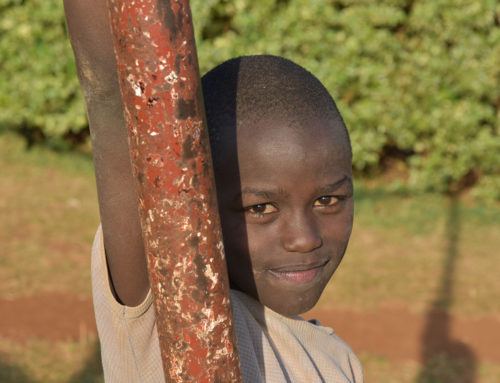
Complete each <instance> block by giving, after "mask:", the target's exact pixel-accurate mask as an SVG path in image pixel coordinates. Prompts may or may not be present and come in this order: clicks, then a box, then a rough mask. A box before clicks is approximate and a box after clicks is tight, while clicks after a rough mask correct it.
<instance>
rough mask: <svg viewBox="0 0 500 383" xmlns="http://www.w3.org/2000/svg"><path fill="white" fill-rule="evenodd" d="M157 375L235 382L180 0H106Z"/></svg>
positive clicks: (194, 66)
mask: <svg viewBox="0 0 500 383" xmlns="http://www.w3.org/2000/svg"><path fill="white" fill-rule="evenodd" d="M107 2H108V8H109V10H110V17H111V25H112V30H113V36H114V44H115V54H116V59H117V66H118V76H119V79H120V88H121V92H122V100H123V105H124V111H125V118H126V121H127V128H128V133H129V146H130V153H131V161H132V168H133V172H134V177H135V179H136V185H137V191H138V196H139V210H140V211H139V213H140V217H141V225H142V230H143V237H144V243H145V249H146V254H147V257H148V268H149V280H150V283H151V288H152V291H153V297H154V304H155V310H156V318H157V319H156V320H157V328H158V334H159V339H160V348H161V353H162V360H163V368H164V372H165V378H166V380H167V381H169V380H170V381H172V382H240V381H241V373H240V365H239V356H238V352H237V347H236V336H235V331H234V327H233V318H232V313H231V305H230V297H229V283H228V277H227V271H226V264H225V259H224V252H223V245H222V234H221V229H220V224H219V218H218V212H217V204H216V196H215V187H214V181H213V170H212V161H211V156H210V148H209V142H208V132H207V129H206V122H205V117H204V110H203V99H202V94H201V85H200V81H199V72H198V62H197V56H196V47H195V41H194V35H193V27H192V20H191V11H190V7H189V1H187V0H173V1H169V0H135V1H124V0H107Z"/></svg>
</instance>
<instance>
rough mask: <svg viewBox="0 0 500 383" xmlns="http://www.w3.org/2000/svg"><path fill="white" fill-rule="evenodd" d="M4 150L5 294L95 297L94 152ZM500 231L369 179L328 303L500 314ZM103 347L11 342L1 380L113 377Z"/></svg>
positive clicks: (374, 358)
mask: <svg viewBox="0 0 500 383" xmlns="http://www.w3.org/2000/svg"><path fill="white" fill-rule="evenodd" d="M0 145H1V147H2V151H1V152H0V166H1V168H2V178H1V181H0V182H1V183H0V216H1V217H2V219H1V220H0V241H1V243H2V248H3V250H4V251H3V254H2V257H0V297H2V298H15V297H19V296H27V295H36V294H39V293H42V292H54V291H56V292H57V291H60V292H65V293H70V294H75V295H79V296H83V297H89V296H90V270H89V269H90V265H89V264H90V256H89V254H90V247H91V243H92V238H93V235H94V232H95V229H96V226H97V224H98V220H99V218H98V208H97V197H96V192H95V182H94V176H93V166H92V160H91V158H90V156H88V155H85V154H78V155H75V154H72V153H55V152H53V151H49V150H46V149H43V148H37V147H34V148H32V149H30V150H28V151H26V150H25V146H24V142H23V141H22V140H21V139H19V138H18V137H16V136H13V135H9V134H3V135H0ZM499 235H500V206H499V205H494V204H493V205H480V204H474V203H471V202H470V201H468V200H458V201H452V200H450V199H448V198H446V197H443V196H439V195H431V194H422V195H414V196H411V195H405V194H403V193H394V192H390V191H388V190H386V189H384V188H382V187H373V186H367V185H364V184H363V183H362V182H357V191H356V219H355V227H354V230H353V234H352V239H351V243H350V245H349V249H348V252H347V254H346V257H345V259H344V261H343V263H342V265H341V267H340V269H339V271H338V273H337V274H336V275H335V277H334V278H333V280H332V282H331V283H330V284H329V286H328V287H327V289H326V292H325V294H324V296H323V298H322V300H321V301H320V305H340V306H344V307H349V308H354V309H359V310H366V309H371V308H377V307H380V306H382V305H384V303H387V302H394V301H397V302H402V303H403V304H404V305H405V306H406V307H409V308H410V309H411V310H413V311H416V312H425V311H426V310H427V309H428V308H429V307H430V306H432V305H435V304H441V305H443V308H446V309H448V310H449V312H450V313H451V314H454V315H461V316H482V315H498V314H499V309H498V305H497V302H499V301H500V282H499V280H498V278H497V276H496V274H497V273H496V272H494V271H496V270H499V269H500V258H499V257H498V238H499ZM492 270H493V272H492ZM436 302H437V303H436ZM96 345H97V341H96V339H90V340H89V339H83V340H81V341H80V342H56V343H48V342H44V341H41V340H37V339H32V340H30V341H29V342H28V343H27V344H23V345H20V344H17V343H15V342H13V341H10V340H8V339H2V338H0V381H1V382H6V383H11V382H26V383H32V382H33V383H35V382H37V383H38V382H49V383H50V382H54V383H57V382H68V383H83V382H102V373H101V371H100V365H99V355H98V349H97V346H96ZM360 359H361V360H362V362H363V364H364V368H365V372H366V381H368V382H374V383H376V382H384V383H391V382H398V383H406V382H408V383H410V382H415V383H431V382H440V381H443V382H450V380H449V379H451V378H450V377H449V376H446V374H448V375H449V374H453V373H455V372H456V371H460V366H459V365H458V366H454V365H453V363H459V362H456V361H447V360H445V359H437V360H434V361H433V360H431V361H429V363H431V366H430V367H429V368H427V369H426V371H427V373H430V372H432V371H437V372H436V374H437V375H436V376H437V377H436V376H421V375H420V376H419V374H420V370H421V366H420V365H419V364H418V363H415V362H400V361H391V360H388V359H385V358H384V357H382V356H378V355H372V354H361V355H360ZM450 366H451V367H450ZM477 371H478V372H477V376H479V378H480V380H481V382H483V383H490V382H491V383H493V382H496V381H499V380H500V366H499V365H498V364H493V363H486V362H480V363H479V365H478V366H477ZM439 374H441V375H442V376H440V375H439ZM443 374H444V375H443ZM443 376H444V377H443ZM457 381H459V380H457Z"/></svg>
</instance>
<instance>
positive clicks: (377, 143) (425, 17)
mask: <svg viewBox="0 0 500 383" xmlns="http://www.w3.org/2000/svg"><path fill="white" fill-rule="evenodd" d="M191 7H192V10H193V18H194V21H195V30H196V34H197V43H198V55H199V59H200V66H201V72H202V73H204V72H206V71H207V70H209V69H210V68H211V67H213V66H214V65H216V64H218V63H220V62H222V61H224V60H226V59H228V58H231V57H234V56H239V55H244V54H261V53H268V54H275V55H280V56H284V57H287V58H290V59H291V60H293V61H295V62H297V63H298V64H300V65H302V66H304V67H306V68H307V69H309V70H310V71H311V72H312V73H314V74H315V75H316V76H317V77H318V78H319V79H320V80H321V81H322V82H323V83H324V84H325V86H326V87H327V88H328V89H329V90H330V92H331V93H332V95H333V96H334V98H335V100H336V101H337V103H338V105H339V108H340V110H341V111H342V114H343V116H344V119H345V120H346V123H347V125H348V128H349V130H350V132H351V138H352V145H353V151H354V167H355V169H356V171H357V172H359V173H362V174H379V173H380V172H383V171H384V170H387V167H388V166H389V165H390V164H394V163H395V162H397V163H399V164H400V165H401V164H402V165H401V166H403V168H404V172H403V173H404V174H408V177H407V179H406V178H405V179H403V180H402V182H399V183H395V185H398V184H400V185H405V186H404V187H410V189H419V190H435V191H440V192H448V193H449V192H457V191H461V190H463V189H464V188H468V187H470V186H472V185H475V187H474V193H475V195H476V196H478V197H481V198H485V199H497V200H498V199H500V124H499V120H500V87H499V86H498V85H499V80H500V65H498V63H499V62H500V3H499V2H498V1H497V0H379V1H375V0H253V1H251V0H203V1H202V0H192V1H191ZM0 12H1V14H2V19H1V20H0V67H1V68H2V70H1V71H0V84H1V85H0V90H1V92H0V126H3V127H4V128H5V127H6V128H9V129H18V130H22V131H24V132H25V133H28V134H32V133H33V132H39V135H42V136H43V137H45V138H49V141H50V140H53V142H57V140H58V139H60V138H65V137H66V138H68V137H70V138H71V137H74V136H75V135H76V136H78V134H79V132H81V131H82V130H83V131H85V129H86V120H85V114H84V110H83V102H82V98H81V96H80V93H79V90H78V84H77V79H76V74H75V69H74V65H73V62H72V56H71V50H70V47H69V43H68V39H67V38H66V37H65V26H64V17H63V11H62V5H61V3H60V1H56V0H45V1H42V0H24V1H22V0H0ZM35 136H36V135H35ZM54 140H55V141H54Z"/></svg>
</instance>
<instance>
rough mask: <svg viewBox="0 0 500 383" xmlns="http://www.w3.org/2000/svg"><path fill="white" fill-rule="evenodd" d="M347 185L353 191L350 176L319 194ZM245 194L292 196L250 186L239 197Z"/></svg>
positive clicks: (326, 187) (325, 188)
mask: <svg viewBox="0 0 500 383" xmlns="http://www.w3.org/2000/svg"><path fill="white" fill-rule="evenodd" d="M345 184H347V187H348V188H349V189H350V190H352V189H353V185H352V179H351V177H349V176H347V175H346V176H344V177H343V178H342V179H340V180H339V181H336V182H334V183H331V184H327V185H324V186H322V187H320V188H318V191H317V192H318V193H319V194H321V193H325V194H327V193H332V192H334V191H335V190H337V189H340V188H341V187H342V186H344V185H345ZM244 194H253V195H255V196H258V197H264V198H266V199H271V198H272V197H274V196H276V195H279V196H281V197H287V196H289V195H290V193H288V192H287V191H285V190H284V189H283V188H278V189H276V190H262V189H255V188H252V187H249V186H247V187H245V188H243V190H242V191H241V193H238V197H241V196H243V195H244Z"/></svg>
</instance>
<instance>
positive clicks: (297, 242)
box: [281, 214, 323, 253]
mask: <svg viewBox="0 0 500 383" xmlns="http://www.w3.org/2000/svg"><path fill="white" fill-rule="evenodd" d="M281 244H282V246H283V248H284V249H285V250H286V251H290V252H299V253H307V252H310V251H313V250H314V249H317V248H318V247H321V245H322V244H323V241H322V239H321V234H320V232H319V229H318V226H317V223H316V221H315V219H314V217H312V216H307V215H306V214H298V215H296V216H294V217H290V219H289V221H288V222H287V224H285V225H283V227H282V234H281Z"/></svg>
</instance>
